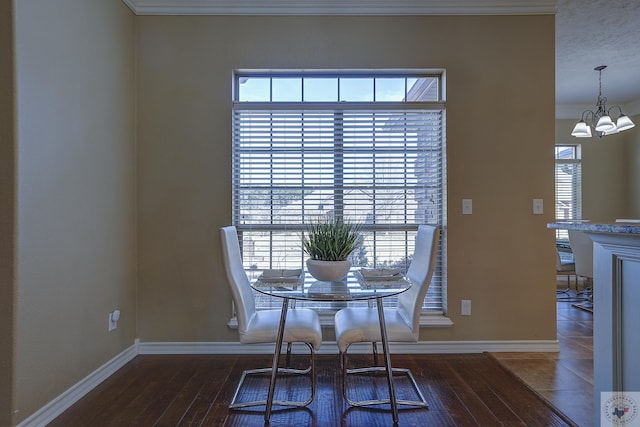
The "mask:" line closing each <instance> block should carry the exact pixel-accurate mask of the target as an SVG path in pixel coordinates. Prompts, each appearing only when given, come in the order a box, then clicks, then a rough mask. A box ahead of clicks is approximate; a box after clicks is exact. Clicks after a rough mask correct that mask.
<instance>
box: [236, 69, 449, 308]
mask: <svg viewBox="0 0 640 427" xmlns="http://www.w3.org/2000/svg"><path fill="white" fill-rule="evenodd" d="M234 82H235V83H234V103H233V223H234V225H235V226H236V227H237V229H238V232H239V234H240V236H239V237H240V241H241V245H242V253H243V261H244V265H245V267H246V268H247V273H248V274H249V277H250V279H252V280H253V279H255V278H256V277H257V276H258V275H259V274H260V273H261V272H262V270H264V269H269V268H301V267H304V262H305V258H306V257H305V254H304V253H303V251H302V233H303V231H304V224H305V223H307V222H309V220H312V219H315V218H318V217H321V216H325V217H340V218H343V219H344V220H347V221H352V222H361V223H364V224H365V231H364V233H363V234H364V245H363V246H362V248H361V249H360V250H357V251H356V252H355V253H354V254H353V255H352V259H351V261H352V263H353V265H354V266H361V267H365V266H366V267H391V266H393V267H401V268H403V269H406V268H407V267H408V265H409V263H410V262H411V256H412V254H413V245H414V239H415V235H416V232H417V228H418V224H423V223H426V224H433V225H439V226H442V225H443V219H444V218H445V200H446V198H445V194H444V189H445V168H444V165H445V159H444V153H445V151H444V134H443V133H444V132H443V130H444V125H443V121H444V102H443V101H442V97H441V93H442V75H441V74H438V73H416V74H389V73H375V72H372V73H368V74H362V73H357V74H356V73H335V72H333V73H322V72H317V73H295V72H272V73H268V74H264V73H255V72H238V73H236V75H235V79H234ZM445 242H446V239H445V236H444V232H443V235H442V239H441V248H442V247H444V244H445ZM441 248H440V253H439V257H438V267H437V269H436V272H435V274H434V278H433V281H432V283H431V286H430V288H429V292H428V295H427V298H426V299H425V303H424V305H423V311H424V312H426V313H430V314H444V311H445V306H446V305H445V303H446V301H445V292H444V289H445V280H444V275H443V272H444V271H445V269H444V268H443V265H444V262H445V257H444V251H443V250H442V249H441ZM280 304H281V301H279V300H278V301H272V300H269V299H268V298H266V297H264V296H262V295H260V296H258V295H257V306H258V308H271V307H279V306H280ZM307 304H308V305H312V306H313V307H314V308H315V309H317V310H318V311H320V312H323V311H324V312H327V313H331V312H333V311H335V310H336V309H338V308H340V307H338V306H337V305H336V304H337V303H333V304H331V303H319V302H318V303H316V302H314V303H307Z"/></svg>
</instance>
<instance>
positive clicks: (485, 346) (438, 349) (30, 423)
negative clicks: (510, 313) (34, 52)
mask: <svg viewBox="0 0 640 427" xmlns="http://www.w3.org/2000/svg"><path fill="white" fill-rule="evenodd" d="M273 347H274V345H273V344H251V345H248V344H241V343H239V342H144V343H141V342H139V340H137V339H136V340H135V342H134V344H133V345H132V346H131V347H129V348H127V349H126V350H124V351H123V352H122V353H120V354H118V355H117V356H115V357H114V358H113V359H111V360H110V361H108V362H107V363H105V364H104V365H102V366H101V367H99V368H98V369H96V370H95V371H93V372H92V373H91V374H89V375H88V376H87V377H85V378H84V379H82V380H80V381H79V382H78V383H76V384H75V385H73V386H72V387H70V388H69V389H68V390H67V391H65V392H64V393H62V394H61V395H60V396H58V397H56V398H55V399H53V400H52V401H51V402H49V403H47V404H46V405H45V406H43V407H42V408H40V409H39V410H38V411H36V412H35V413H33V414H32V415H31V416H30V417H29V418H27V419H26V420H24V421H22V422H21V423H20V424H18V425H17V427H40V426H43V425H46V424H48V423H50V422H51V421H53V420H54V419H55V418H56V417H58V416H59V415H60V414H61V413H63V412H64V411H65V410H66V409H68V408H69V407H71V405H73V404H74V403H76V402H77V401H78V400H80V399H81V398H82V397H84V396H85V395H86V394H87V393H89V392H90V391H91V390H93V389H94V388H95V387H96V386H98V385H99V384H100V383H102V382H103V381H104V380H106V379H107V378H109V377H110V376H111V375H113V374H114V373H115V372H116V371H117V370H118V369H120V368H121V367H123V366H124V365H125V364H127V363H128V362H130V361H131V360H132V359H133V358H134V357H135V356H136V355H138V354H273ZM389 349H390V351H391V353H396V354H460V353H483V352H545V353H547V352H553V353H555V352H558V351H560V346H559V344H558V341H557V340H531V341H527V340H516V341H422V342H418V343H398V344H394V343H391V344H389ZM293 351H294V352H295V353H303V352H307V351H308V350H307V347H306V346H305V345H304V344H294V345H293ZM370 351H371V346H370V345H369V344H354V345H352V346H351V347H350V348H349V352H350V353H369V352H370ZM378 351H379V353H381V352H382V351H381V350H378ZM318 354H336V355H337V354H338V347H337V345H336V343H335V341H331V342H324V343H323V345H322V347H321V348H320V350H319V351H318Z"/></svg>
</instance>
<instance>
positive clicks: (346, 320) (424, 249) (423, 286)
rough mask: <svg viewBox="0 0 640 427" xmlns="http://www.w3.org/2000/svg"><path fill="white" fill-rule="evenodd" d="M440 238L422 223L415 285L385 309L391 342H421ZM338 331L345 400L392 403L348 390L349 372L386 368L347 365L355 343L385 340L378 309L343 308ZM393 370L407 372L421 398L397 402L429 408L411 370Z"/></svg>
mask: <svg viewBox="0 0 640 427" xmlns="http://www.w3.org/2000/svg"><path fill="white" fill-rule="evenodd" d="M439 238H440V230H439V228H438V227H435V226H429V225H420V226H419V228H418V234H417V236H416V242H415V249H414V253H413V259H412V260H411V265H410V266H409V269H408V271H407V274H406V277H407V279H408V280H410V281H411V282H412V286H411V287H410V288H409V290H407V291H406V292H403V293H402V294H400V295H398V302H397V304H396V307H394V308H385V309H384V319H385V324H386V331H387V339H388V342H417V341H418V332H419V329H420V312H421V311H422V302H423V301H424V298H425V296H426V294H427V289H428V288H429V284H430V283H431V278H432V276H433V271H434V269H435V263H436V257H437V248H438V241H439ZM335 333H336V343H337V344H338V350H339V351H340V367H341V370H342V392H343V396H344V398H345V400H346V401H347V402H348V403H349V404H350V405H352V406H365V405H376V404H381V403H389V399H373V400H360V401H354V400H352V399H350V398H349V396H348V393H347V377H348V375H352V374H359V375H360V374H368V373H374V372H383V371H385V367H382V366H371V367H362V368H350V369H348V368H347V350H348V349H349V346H350V345H351V344H353V343H361V342H371V343H373V346H374V349H375V346H376V343H378V342H380V341H381V331H380V322H379V318H378V311H377V309H376V308H374V307H347V308H343V309H342V310H340V311H338V312H337V313H336V315H335ZM374 356H375V350H374ZM374 363H375V362H374ZM392 371H393V372H394V373H401V374H404V375H406V376H407V377H408V378H409V379H410V381H411V383H412V385H413V388H414V389H415V391H416V392H417V394H418V396H419V398H420V400H419V401H412V400H400V399H398V400H397V403H398V404H402V405H411V406H421V407H427V408H428V404H427V402H426V400H425V398H424V396H423V395H422V393H421V392H420V389H419V388H418V385H417V384H416V381H415V379H414V377H413V374H412V373H411V371H410V370H409V369H405V368H393V369H392Z"/></svg>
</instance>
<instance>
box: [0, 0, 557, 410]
mask: <svg viewBox="0 0 640 427" xmlns="http://www.w3.org/2000/svg"><path fill="white" fill-rule="evenodd" d="M16 8H17V10H16V13H17V16H16V19H15V27H16V42H15V43H16V52H17V54H16V55H17V56H16V66H17V75H18V82H17V86H16V90H17V135H16V138H15V140H16V150H17V155H18V162H17V176H18V184H17V187H16V188H17V189H16V191H17V199H18V203H17V206H15V208H16V209H17V215H18V218H19V222H18V225H17V249H15V250H14V252H13V254H14V255H15V259H16V273H17V278H16V280H15V285H14V286H9V288H8V289H7V288H5V287H4V286H3V288H2V290H1V291H2V296H3V297H4V295H5V294H7V295H8V296H9V297H11V296H12V295H13V293H14V292H15V296H14V298H15V299H16V303H15V305H13V309H14V310H15V313H14V314H15V319H16V324H15V327H14V329H13V333H12V334H10V339H11V336H13V338H14V341H15V345H14V344H10V346H12V347H13V348H12V349H6V348H5V346H3V347H1V348H0V351H2V355H3V356H4V355H5V354H15V362H14V366H13V367H11V368H10V369H6V368H4V365H0V369H1V370H0V375H2V378H7V377H11V376H13V377H14V378H15V390H14V392H13V401H14V403H13V406H12V408H11V410H12V411H13V410H16V411H18V412H17V413H16V414H15V415H14V416H13V420H14V422H18V421H20V420H22V419H24V418H26V417H27V416H28V415H30V414H31V413H33V412H34V411H35V410H37V409H39V408H40V407H41V406H42V405H44V404H46V403H47V402H49V401H50V400H51V399H53V398H55V397H57V396H58V395H60V393H62V392H64V391H65V390H66V389H68V387H70V386H72V385H74V384H75V383H77V382H78V381H79V380H81V379H82V378H84V377H86V376H87V375H88V374H89V373H91V372H92V371H93V370H94V369H96V368H97V367H99V366H101V365H102V364H103V363H105V362H106V361H108V360H109V359H110V358H112V357H113V356H115V355H117V354H119V353H120V352H122V351H123V350H124V349H125V348H127V347H128V346H129V345H131V344H132V343H133V341H134V339H135V338H136V337H139V338H140V339H141V341H143V342H145V341H146V342H149V341H164V342H170V341H179V342H190V341H235V340H237V334H236V332H235V331H232V330H229V329H228V328H227V326H226V322H227V321H228V319H229V316H230V314H231V313H230V299H231V298H230V295H229V292H228V290H227V287H226V284H225V283H224V281H223V273H222V268H221V264H220V261H219V250H218V246H219V243H218V234H217V233H218V228H219V227H220V226H223V225H226V224H228V223H229V222H230V220H231V185H230V184H231V165H230V157H231V143H230V142H231V108H230V100H231V76H232V71H233V69H235V68H293V69H299V68H432V67H433V68H446V70H447V82H448V86H447V156H448V180H449V187H448V203H449V214H448V275H449V280H448V284H449V292H448V298H449V309H450V313H449V314H450V316H451V318H452V319H453V321H454V322H455V325H454V326H453V327H452V328H444V329H428V330H423V331H422V333H421V338H422V339H425V340H427V339H434V340H455V341H458V340H536V339H540V340H551V339H555V294H554V287H555V276H554V272H555V271H554V258H553V252H552V251H551V250H550V249H551V248H553V239H554V233H553V232H552V231H550V230H547V229H546V224H547V223H548V222H551V221H553V150H552V147H553V144H554V133H553V128H554V118H553V104H554V18H553V17H552V16H527V17H506V16H505V17H486V16H485V17H393V18H382V17H315V18H312V17H287V18H284V17H262V18H258V17H143V16H141V17H135V18H134V17H133V15H132V14H131V12H130V11H129V10H128V9H127V8H126V7H125V6H124V5H123V4H122V3H121V2H114V1H106V0H105V1H101V2H78V1H73V0H58V1H56V2H37V1H33V0H21V1H20V2H16ZM2 12H4V5H3V10H2ZM134 26H135V28H134ZM134 33H136V37H137V42H136V41H134V39H135V38H136V37H134ZM0 37H1V38H0V42H1V43H5V38H6V37H7V36H6V34H5V33H4V32H0ZM136 49H137V51H136ZM134 58H136V59H135V61H136V64H134ZM1 70H2V71H1V72H2V73H4V74H7V72H8V70H7V66H5V65H2V68H1ZM136 73H137V75H136ZM4 74H3V76H4ZM4 87H5V85H0V89H4ZM136 98H137V101H136ZM7 102H10V101H5V100H3V101H2V103H0V108H7V105H8V104H7ZM135 102H137V107H136V104H135ZM3 120H7V119H3ZM2 123H4V121H3V122H2ZM545 123H546V124H547V125H545ZM136 125H137V141H136V138H135V137H134V132H135V130H134V129H135V127H136ZM3 137H4V134H3ZM136 143H137V147H136ZM3 150H5V151H6V150H8V151H9V152H10V151H11V148H10V147H9V148H3ZM5 151H2V154H3V155H4V154H5ZM9 154H10V153H9ZM7 174H8V177H9V179H10V182H11V181H12V180H11V171H7V172H5V171H4V170H3V175H2V178H5V175H7ZM2 197H3V198H2V200H1V201H2V202H5V201H6V200H10V197H9V198H8V199H7V196H5V194H4V193H3V195H2ZM462 198H473V200H474V214H473V215H471V216H462V215H461V213H460V203H461V199H462ZM533 198H543V199H544V200H545V208H546V209H545V214H544V215H535V216H534V215H532V213H531V199H533ZM136 200H137V203H136ZM3 206H4V205H3ZM11 207H14V206H13V205H12V206H11ZM3 209H4V207H3ZM11 210H12V209H11V208H8V209H7V211H11ZM4 213H5V211H4V210H3V214H4ZM3 221H4V220H3ZM136 221H137V226H136ZM4 226H5V225H4V222H3V227H4ZM11 227H12V226H11V224H9V227H6V228H8V229H9V230H10V229H11ZM3 230H4V228H3ZM136 240H137V247H136ZM6 246H7V244H4V246H2V247H1V248H2V249H3V250H4V249H5V247H6ZM136 256H137V262H136ZM136 267H137V271H136ZM0 273H1V274H2V278H3V279H5V278H10V277H11V275H12V269H11V267H10V266H6V265H5V264H2V268H1V269H0ZM136 274H137V277H136ZM136 283H137V292H138V295H137V297H136ZM460 299H471V300H472V301H473V315H472V316H471V317H460V316H459V308H458V307H459V301H460ZM114 308H119V309H120V310H122V319H121V321H120V325H119V328H118V329H117V330H116V331H114V332H111V333H109V332H107V313H108V312H110V311H112V310H113V309H114ZM136 315H137V321H136ZM1 316H2V317H1V318H0V320H9V319H10V316H11V314H7V313H4V312H3V313H2V315H1ZM326 332H327V335H326V339H327V340H331V339H332V332H331V331H329V330H327V331H326ZM5 388H6V387H5ZM5 388H0V393H7V391H6V390H5ZM3 396H4V394H0V397H3ZM1 416H5V417H6V416H7V415H6V414H2V415H1ZM8 416H9V417H11V415H8ZM0 420H2V418H0Z"/></svg>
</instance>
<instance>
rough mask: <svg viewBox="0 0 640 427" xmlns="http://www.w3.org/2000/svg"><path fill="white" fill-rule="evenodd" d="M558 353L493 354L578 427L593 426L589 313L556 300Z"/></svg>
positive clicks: (591, 323)
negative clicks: (578, 426)
mask: <svg viewBox="0 0 640 427" xmlns="http://www.w3.org/2000/svg"><path fill="white" fill-rule="evenodd" d="M557 307H558V311H557V318H558V341H559V342H560V352H559V353H493V355H494V356H495V357H496V358H497V359H498V360H500V362H501V363H502V364H504V365H505V366H506V367H507V368H509V369H510V370H511V371H512V372H513V373H515V374H516V375H518V376H519V377H520V378H521V379H522V380H523V381H525V382H526V383H527V384H528V385H529V386H530V387H531V388H533V389H534V390H536V391H537V392H538V393H539V394H541V395H542V396H543V397H544V398H545V399H547V400H548V401H549V402H550V403H551V404H553V405H554V406H555V407H556V408H558V409H559V410H560V411H562V412H563V413H564V414H566V415H567V416H569V417H570V418H571V419H572V420H573V421H574V422H575V423H576V424H578V425H580V426H581V427H590V426H593V425H594V420H593V417H594V410H595V408H594V395H593V314H592V313H590V312H587V311H584V310H581V309H578V308H575V307H573V306H572V303H571V302H564V301H559V302H558V303H557Z"/></svg>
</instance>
